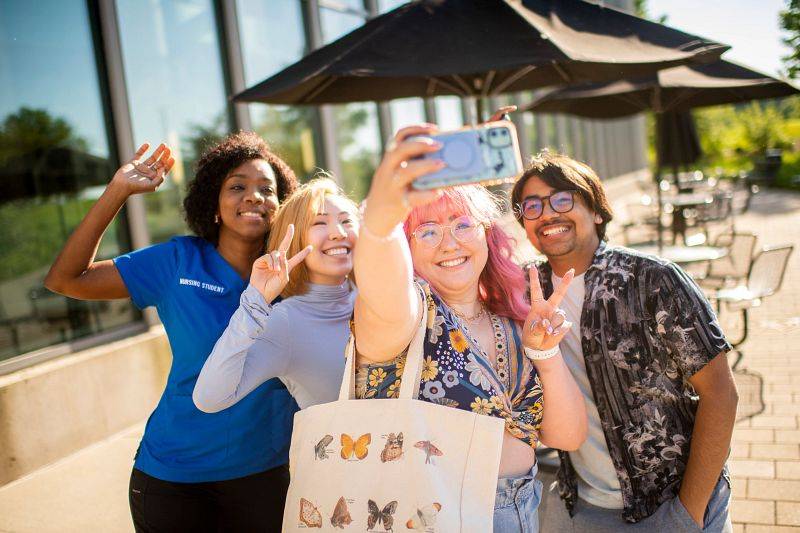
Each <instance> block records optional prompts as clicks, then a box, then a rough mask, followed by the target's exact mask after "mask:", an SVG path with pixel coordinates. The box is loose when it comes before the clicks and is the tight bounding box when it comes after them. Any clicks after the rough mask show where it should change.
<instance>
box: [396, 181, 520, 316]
mask: <svg viewBox="0 0 800 533" xmlns="http://www.w3.org/2000/svg"><path fill="white" fill-rule="evenodd" d="M453 214H457V215H459V216H460V215H470V216H472V217H474V218H475V219H476V220H478V222H480V223H482V224H483V225H484V227H485V228H486V244H487V245H488V247H489V257H488V259H487V261H486V266H485V267H484V268H483V272H481V275H480V278H479V279H478V293H479V295H480V298H481V301H483V303H484V304H485V305H486V307H488V308H489V310H490V311H491V312H492V313H494V314H496V315H500V316H504V317H507V318H510V319H512V320H517V321H520V322H524V321H525V318H526V317H527V315H528V311H529V310H530V305H528V304H527V303H526V302H525V290H526V288H527V284H526V281H525V274H524V273H523V271H522V267H520V266H519V265H517V264H516V263H514V261H513V260H512V259H511V257H512V254H513V252H514V246H515V245H516V241H515V240H514V239H513V238H512V237H511V236H510V235H508V234H507V233H506V232H505V231H503V229H502V228H501V227H500V226H499V225H498V223H497V222H498V221H499V220H500V217H501V216H502V213H501V211H500V208H499V206H498V202H497V200H496V198H495V197H494V196H493V195H492V193H490V192H489V191H488V190H487V189H486V187H483V186H482V185H464V186H461V187H452V188H449V189H445V190H444V193H443V194H442V196H441V197H440V198H439V199H437V200H436V201H434V202H432V203H430V204H428V205H424V206H421V207H417V208H415V209H414V210H413V211H411V213H410V214H409V215H408V218H406V221H405V223H404V224H403V229H404V230H405V233H406V238H407V239H408V240H409V243H410V241H411V239H412V238H413V237H412V235H411V233H412V232H413V231H414V230H415V229H416V228H417V226H419V225H420V224H423V223H425V222H427V221H429V220H446V219H448V218H449V217H450V216H451V215H453ZM417 275H419V273H417ZM420 277H423V276H420Z"/></svg>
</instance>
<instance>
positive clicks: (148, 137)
mask: <svg viewBox="0 0 800 533" xmlns="http://www.w3.org/2000/svg"><path fill="white" fill-rule="evenodd" d="M402 3H403V2H402V1H398V0H37V1H35V2H31V1H28V0H0V228H2V229H0V373H4V372H8V371H10V370H13V369H16V368H19V367H21V366H24V365H26V364H32V363H34V362H36V361H40V360H43V359H46V358H50V357H54V356H57V355H59V354H63V353H69V352H70V351H72V350H75V349H80V348H82V347H85V346H89V345H92V344H98V343H101V342H104V341H105V340H107V339H113V338H115V337H116V338H118V337H121V336H124V335H129V334H131V333H132V332H136V331H142V330H143V329H145V328H146V327H147V325H148V323H152V319H151V318H148V316H146V315H145V316H143V315H142V313H140V312H138V311H137V310H136V309H135V308H134V307H133V305H132V304H131V303H130V302H129V301H128V300H118V301H112V302H80V301H76V300H71V299H69V298H64V297H62V296H59V295H56V294H53V293H51V292H49V291H48V290H47V289H45V288H44V286H43V284H42V283H43V279H44V276H45V274H46V273H47V270H48V268H49V267H50V265H51V264H52V262H53V260H54V258H55V254H56V253H58V250H59V249H60V248H61V246H62V245H63V244H64V242H65V240H66V239H67V237H68V236H69V234H70V233H71V231H72V230H73V229H74V228H75V226H77V224H78V223H79V222H80V221H81V219H82V217H83V216H84V215H85V214H86V212H87V211H88V209H89V208H90V207H91V205H92V204H93V202H94V201H95V200H96V199H97V198H98V196H99V195H100V194H101V193H102V191H103V188H104V186H105V184H106V183H108V181H109V179H110V178H111V176H112V174H113V173H114V171H115V169H116V168H117V167H118V166H119V165H120V162H121V161H124V160H126V159H128V158H129V157H130V156H131V155H132V154H133V151H134V150H135V147H136V146H138V145H139V144H141V143H142V142H145V141H147V142H150V143H151V144H157V143H159V142H162V141H163V142H166V143H167V144H169V145H170V146H171V147H172V148H173V151H174V153H175V157H176V160H177V161H176V165H175V168H174V169H173V171H172V173H171V174H170V177H169V179H168V180H167V182H166V183H165V184H164V186H162V187H161V188H160V189H159V191H158V192H157V193H155V194H148V195H143V196H137V197H134V198H133V199H131V200H130V201H129V202H128V204H127V206H126V207H125V208H124V209H123V210H122V212H121V213H120V214H119V215H118V216H117V218H116V219H115V221H114V222H113V223H112V225H111V227H110V228H109V229H108V231H107V232H106V234H105V236H104V237H103V240H102V242H101V245H100V249H99V251H98V258H99V259H106V258H111V257H114V256H116V255H118V254H121V253H125V252H127V251H129V250H131V249H135V248H139V247H142V246H146V245H148V244H152V243H157V242H162V241H164V240H166V239H168V238H170V237H171V236H173V235H176V234H183V233H186V232H187V231H188V230H187V228H186V225H185V223H184V222H183V217H182V213H181V200H182V197H183V194H184V192H185V186H186V183H187V181H189V180H190V179H191V177H192V174H193V168H194V164H195V162H196V160H197V158H198V157H199V154H200V153H201V152H202V151H203V149H204V147H205V146H207V145H208V144H209V143H212V142H214V141H215V140H217V139H219V138H221V137H222V136H224V135H226V134H227V133H228V132H231V131H235V130H237V129H252V130H254V131H256V132H258V133H259V134H260V135H261V136H262V137H264V138H265V139H266V140H267V141H268V142H269V143H270V145H271V146H272V147H273V149H275V150H276V151H277V152H278V153H279V154H280V155H281V156H282V157H283V158H284V159H285V160H286V161H287V162H288V163H289V165H291V166H292V168H294V169H295V171H296V172H297V174H298V175H299V176H301V177H303V178H304V179H305V178H308V177H309V176H312V175H313V174H314V173H315V172H317V171H318V170H319V169H325V170H329V171H330V172H332V174H333V175H334V176H335V177H336V179H338V180H339V182H340V183H341V184H342V186H343V188H344V189H345V190H346V191H348V192H349V193H351V194H352V195H353V196H354V197H355V198H356V199H360V198H363V196H364V195H365V194H366V191H367V188H368V186H369V179H370V176H371V175H372V172H373V170H374V168H375V166H376V165H377V163H378V161H379V158H380V154H381V149H382V146H384V144H385V143H386V141H387V140H388V138H389V136H391V134H392V132H393V131H394V130H396V129H397V128H399V127H402V126H404V125H407V124H411V123H416V122H419V121H434V122H437V123H439V124H440V127H441V128H442V129H452V128H457V127H460V126H461V125H463V124H464V123H466V122H469V120H470V115H469V112H470V110H471V103H470V102H464V101H462V100H461V99H459V98H458V97H437V98H435V99H433V100H427V101H426V100H423V99H420V98H407V99H403V100H398V101H394V102H389V103H382V104H375V103H355V104H347V105H336V106H321V107H293V106H277V105H275V106H273V105H263V104H232V103H231V102H230V100H229V97H230V95H231V94H234V93H236V92H238V91H240V90H242V89H244V88H245V87H248V86H250V85H253V84H255V83H258V82H259V81H261V80H263V79H265V78H267V77H269V76H271V75H272V74H274V73H276V72H278V71H279V70H281V69H282V68H284V67H285V66H287V65H289V64H291V63H293V62H294V61H296V60H298V59H300V58H301V57H303V55H305V54H307V53H308V52H309V51H311V50H313V49H314V48H316V47H319V46H322V45H324V44H326V43H328V42H331V41H333V40H335V39H337V38H339V37H341V36H342V35H344V34H346V33H348V32H350V31H352V30H353V29H355V28H357V27H358V26H360V25H361V24H363V23H364V22H365V21H366V20H367V19H369V18H370V17H374V16H376V15H378V14H380V13H381V12H385V11H387V10H390V9H394V8H395V7H397V6H399V5H401V4H402ZM609 3H616V4H621V7H628V6H627V5H626V4H627V3H629V2H626V1H624V0H621V1H620V2H609ZM530 98H531V95H530V94H520V95H513V96H510V97H502V98H498V99H492V100H491V101H489V102H488V103H487V104H488V105H489V107H492V106H494V105H499V104H501V103H505V102H516V103H523V102H525V101H527V100H529V99H530ZM515 120H516V121H517V122H518V127H519V131H520V135H521V144H522V146H523V151H524V152H526V153H528V154H530V153H533V152H535V151H536V150H538V149H540V148H542V147H546V146H549V147H555V148H558V149H561V150H564V151H567V152H568V153H571V154H572V155H575V156H577V157H579V158H582V159H584V160H586V161H588V162H589V163H590V164H592V165H593V166H595V167H596V168H597V169H598V170H599V171H600V173H601V175H603V176H613V175H617V174H622V173H625V172H629V171H632V170H637V169H640V168H643V167H644V165H645V163H644V155H643V154H644V136H643V128H642V125H641V120H640V119H634V120H633V121H630V120H629V121H621V122H617V123H598V122H588V121H579V120H576V119H571V118H566V117H553V116H536V117H534V116H532V115H530V114H526V115H525V116H518V117H515ZM622 138H625V139H630V140H631V142H620V139H622ZM615 140H616V141H615ZM621 146H622V147H624V151H623V152H621V151H620V147H621ZM612 153H613V156H612Z"/></svg>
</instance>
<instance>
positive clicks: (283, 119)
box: [236, 0, 319, 178]
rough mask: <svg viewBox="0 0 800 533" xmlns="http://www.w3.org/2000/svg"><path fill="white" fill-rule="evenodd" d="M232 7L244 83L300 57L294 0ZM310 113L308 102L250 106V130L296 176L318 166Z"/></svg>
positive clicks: (241, 0)
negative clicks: (235, 12)
mask: <svg viewBox="0 0 800 533" xmlns="http://www.w3.org/2000/svg"><path fill="white" fill-rule="evenodd" d="M236 7H237V12H238V20H239V35H240V38H241V45H242V56H243V59H244V73H245V83H246V84H247V86H248V87H249V86H252V85H255V84H257V83H259V82H261V81H263V80H264V79H266V78H268V77H269V76H272V75H273V74H275V73H276V72H278V71H280V70H281V69H283V68H284V67H286V66H287V65H290V64H292V63H294V62H295V61H297V60H298V59H300V58H301V57H303V53H304V51H305V48H306V46H305V36H304V35H303V16H302V12H301V9H300V2H299V1H298V0H238V1H237V3H236ZM316 113H317V111H316V109H315V108H313V107H294V106H279V105H265V104H251V105H250V115H251V120H252V124H253V129H254V130H255V131H256V132H257V133H258V134H259V135H261V136H262V137H263V138H264V139H266V141H267V142H268V143H269V144H270V146H271V147H272V149H273V150H275V152H277V153H278V154H280V156H281V157H282V158H283V159H284V160H285V161H286V162H287V163H288V164H289V166H290V167H292V169H293V170H294V171H295V172H296V173H297V175H298V176H299V177H306V178H307V177H308V176H310V175H311V174H312V173H313V172H314V171H315V169H316V168H317V166H318V165H319V163H318V162H317V155H316V151H317V149H316V146H317V145H318V143H317V142H316V140H315V135H314V124H315V123H316Z"/></svg>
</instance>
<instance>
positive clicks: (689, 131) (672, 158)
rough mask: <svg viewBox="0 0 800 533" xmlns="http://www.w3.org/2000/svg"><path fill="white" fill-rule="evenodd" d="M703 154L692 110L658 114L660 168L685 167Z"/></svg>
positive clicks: (657, 138) (657, 151) (657, 146)
mask: <svg viewBox="0 0 800 533" xmlns="http://www.w3.org/2000/svg"><path fill="white" fill-rule="evenodd" d="M702 154H703V152H702V149H701V148H700V138H699V136H698V135H697V128H696V127H695V123H694V119H693V118H692V113H691V111H667V112H664V113H657V114H656V160H657V161H658V167H659V168H672V169H677V168H678V167H685V166H687V165H691V164H693V163H695V162H697V160H698V159H700V156H701V155H702Z"/></svg>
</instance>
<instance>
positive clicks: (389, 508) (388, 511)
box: [367, 500, 397, 531]
mask: <svg viewBox="0 0 800 533" xmlns="http://www.w3.org/2000/svg"><path fill="white" fill-rule="evenodd" d="M396 510H397V501H391V502H389V503H387V504H386V505H385V506H384V507H383V510H380V508H379V507H378V504H377V503H375V502H374V501H372V500H368V501H367V512H368V513H369V516H367V529H368V530H371V529H373V528H374V527H375V525H376V524H378V523H382V524H383V530H384V531H393V529H392V526H393V525H394V517H393V516H392V515H393V514H394V512H395V511H396Z"/></svg>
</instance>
